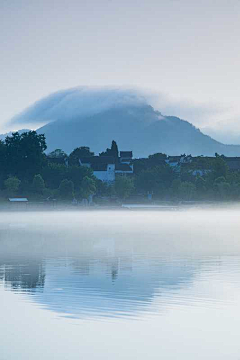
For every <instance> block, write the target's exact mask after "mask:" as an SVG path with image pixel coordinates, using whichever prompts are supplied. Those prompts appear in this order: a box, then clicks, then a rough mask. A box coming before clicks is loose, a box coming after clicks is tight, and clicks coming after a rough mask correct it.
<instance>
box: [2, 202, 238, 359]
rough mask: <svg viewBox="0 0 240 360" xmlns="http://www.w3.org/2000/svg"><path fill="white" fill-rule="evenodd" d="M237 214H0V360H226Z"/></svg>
mask: <svg viewBox="0 0 240 360" xmlns="http://www.w3.org/2000/svg"><path fill="white" fill-rule="evenodd" d="M239 220H240V210H239V209H238V208H228V209H224V208H222V209H209V210H206V209H202V210H201V209H198V210H193V209H191V210H183V209H179V211H127V210H122V211H72V212H68V211H59V212H58V211H56V212H9V213H3V212H2V213H1V218H0V317H1V319H2V320H1V322H0V336H1V338H2V339H4V340H2V341H1V354H2V355H1V356H2V357H1V356H0V358H1V359H4V360H5V359H13V360H15V359H26V358H27V359H28V358H29V359H31V358H34V359H53V358H55V357H57V358H58V359H79V358H80V357H82V356H83V357H84V358H86V359H105V358H110V359H113V358H114V359H132V358H133V357H136V356H137V358H139V359H159V358H164V359H176V351H177V354H178V358H179V359H193V358H194V356H195V354H196V348H198V358H199V359H215V358H216V359H237V356H238V354H239V351H238V350H239V347H238V340H237V324H238V323H239V320H240V311H239V305H240V281H239V280H240V221H239ZM217 344H218V346H217Z"/></svg>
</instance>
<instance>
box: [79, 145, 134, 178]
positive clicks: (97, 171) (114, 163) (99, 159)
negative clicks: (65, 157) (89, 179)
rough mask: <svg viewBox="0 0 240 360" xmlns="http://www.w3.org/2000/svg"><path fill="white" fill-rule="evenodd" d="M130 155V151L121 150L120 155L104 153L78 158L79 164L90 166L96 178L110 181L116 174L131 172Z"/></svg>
mask: <svg viewBox="0 0 240 360" xmlns="http://www.w3.org/2000/svg"><path fill="white" fill-rule="evenodd" d="M121 155H122V157H121ZM132 156H133V155H132V151H121V152H120V157H113V156H105V155H102V156H90V157H83V158H80V159H79V164H80V165H81V166H87V167H89V168H91V169H92V170H93V174H94V176H96V178H97V179H99V180H101V181H104V182H107V183H112V182H114V181H115V177H116V174H117V175H129V174H133V164H132Z"/></svg>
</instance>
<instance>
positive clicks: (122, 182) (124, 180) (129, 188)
mask: <svg viewBox="0 0 240 360" xmlns="http://www.w3.org/2000/svg"><path fill="white" fill-rule="evenodd" d="M133 190H134V184H133V180H132V179H131V178H129V177H126V176H119V177H117V178H116V180H115V192H116V195H117V196H118V197H119V198H121V199H126V198H127V197H128V196H129V195H130V194H131V193H132V192H133Z"/></svg>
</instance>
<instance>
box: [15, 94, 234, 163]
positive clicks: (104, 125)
mask: <svg viewBox="0 0 240 360" xmlns="http://www.w3.org/2000/svg"><path fill="white" fill-rule="evenodd" d="M31 122H32V123H37V122H39V123H47V124H46V125H44V126H42V127H40V128H39V129H38V130H37V131H38V133H44V134H45V135H46V139H47V145H48V151H49V152H50V151H52V150H54V149H56V148H61V149H63V150H64V151H66V152H67V153H69V152H71V151H72V150H73V149H74V148H76V147H78V146H89V147H90V148H91V150H92V151H94V152H95V153H96V154H97V153H99V152H101V151H103V150H105V149H106V148H107V147H109V146H110V144H111V141H112V140H115V141H117V143H118V147H119V149H121V150H132V151H133V153H134V156H135V157H145V156H148V155H149V154H153V153H156V152H163V153H166V154H169V155H179V154H183V153H186V154H192V155H209V156H214V154H215V153H216V152H217V153H219V154H224V155H226V156H240V145H224V144H222V143H221V142H218V141H216V140H214V139H212V138H211V137H210V136H207V135H204V134H203V133H202V132H201V131H200V130H199V129H197V128H195V127H194V126H193V125H192V124H191V123H189V122H187V121H185V120H182V119H180V118H178V117H174V116H164V115H162V114H161V113H160V112H159V111H156V110H155V109H154V108H153V107H152V106H150V105H149V104H148V103H147V101H146V100H145V99H144V98H143V97H142V96H140V95H139V94H138V93H137V92H133V91H130V90H119V89H106V88H103V89H93V90H91V89H90V90H89V89H86V88H75V89H69V90H63V91H61V92H57V93H55V94H51V95H49V96H48V97H46V98H44V99H41V100H40V101H38V102H36V103H35V104H33V105H32V106H31V107H30V108H28V109H26V110H24V111H23V112H22V113H21V114H19V115H17V116H15V117H14V118H13V119H12V123H14V124H15V125H16V123H18V124H19V123H20V124H23V123H31Z"/></svg>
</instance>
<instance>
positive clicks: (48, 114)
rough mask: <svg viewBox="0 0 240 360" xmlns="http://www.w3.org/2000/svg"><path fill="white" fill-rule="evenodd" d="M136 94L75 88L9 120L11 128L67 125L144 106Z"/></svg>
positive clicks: (48, 97)
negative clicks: (112, 110) (120, 108)
mask: <svg viewBox="0 0 240 360" xmlns="http://www.w3.org/2000/svg"><path fill="white" fill-rule="evenodd" d="M146 103H147V102H146V99H145V97H144V95H143V94H141V93H140V92H139V91H137V90H132V89H123V88H114V87H111V88H109V87H99V88H98V87H96V88H90V87H77V88H73V89H68V90H61V91H58V92H56V93H53V94H51V95H49V96H47V97H45V98H43V99H41V100H39V101H37V102H35V103H34V104H33V105H32V106H30V107H29V108H27V109H25V110H24V111H23V112H21V113H20V114H18V115H16V116H14V117H13V118H12V119H11V120H10V124H13V125H15V124H33V123H34V124H43V123H48V122H52V121H56V120H60V121H67V120H68V119H72V118H81V117H86V116H90V115H94V114H96V113H99V112H101V111H104V110H107V109H110V108H112V107H116V106H121V105H131V106H140V105H143V104H146Z"/></svg>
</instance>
